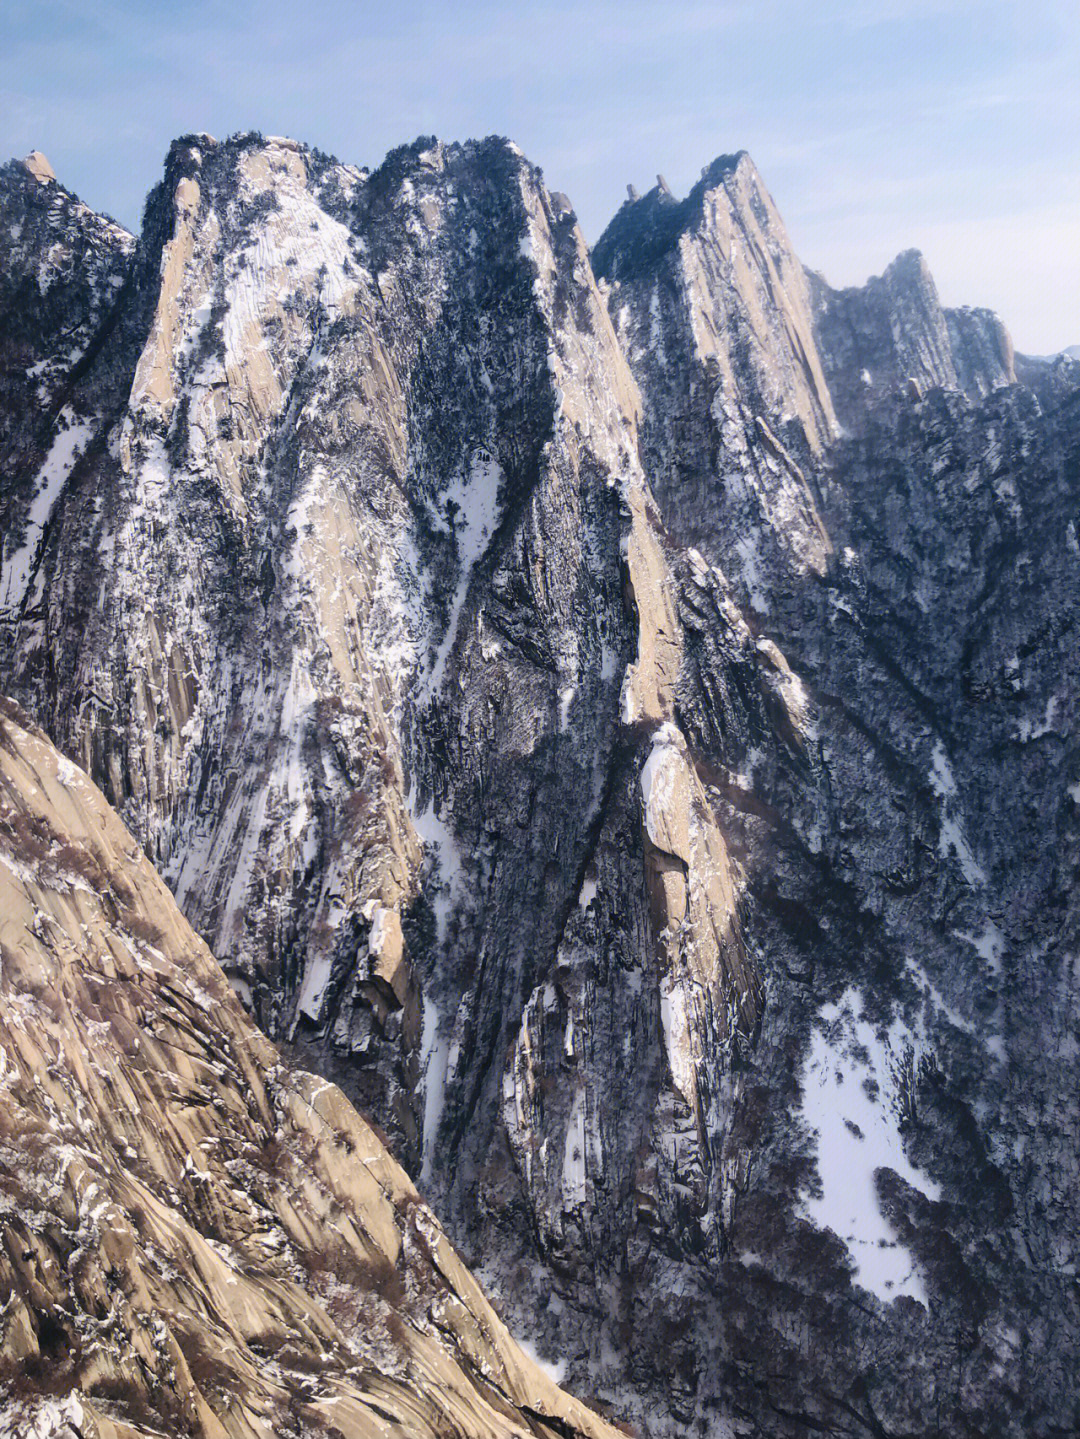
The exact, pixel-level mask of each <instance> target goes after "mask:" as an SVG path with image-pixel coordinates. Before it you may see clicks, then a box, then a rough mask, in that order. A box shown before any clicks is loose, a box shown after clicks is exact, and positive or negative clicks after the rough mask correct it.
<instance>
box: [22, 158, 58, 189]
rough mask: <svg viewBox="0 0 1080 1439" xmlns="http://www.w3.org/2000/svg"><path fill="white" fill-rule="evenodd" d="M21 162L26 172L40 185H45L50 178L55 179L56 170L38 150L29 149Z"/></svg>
mask: <svg viewBox="0 0 1080 1439" xmlns="http://www.w3.org/2000/svg"><path fill="white" fill-rule="evenodd" d="M22 163H23V168H24V169H25V170H26V171H27V173H28V174H31V175H33V177H34V179H35V180H37V181H38V182H39V183H40V184H42V185H47V184H48V182H49V181H50V180H55V179H56V172H55V171H54V170H53V167H52V166H51V165H50V164H49V162H48V160H46V158H45V156H44V155H43V154H42V153H41V151H40V150H31V151H30V153H29V155H27V157H26V159H25V160H23V162H22Z"/></svg>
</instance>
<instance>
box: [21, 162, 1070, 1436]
mask: <svg viewBox="0 0 1080 1439" xmlns="http://www.w3.org/2000/svg"><path fill="white" fill-rule="evenodd" d="M0 211H2V215H0V219H2V221H3V223H4V224H5V225H6V226H7V227H8V230H9V232H10V233H11V234H12V235H13V236H14V235H15V233H16V231H17V232H18V237H19V238H18V243H17V244H13V245H12V247H11V249H10V250H9V252H8V255H7V258H6V260H5V263H4V267H3V275H2V276H0V311H2V313H3V315H4V320H3V331H2V338H0V344H2V347H3V348H2V354H0V361H2V367H3V375H2V390H0V407H2V414H0V443H2V445H3V455H4V470H3V484H2V488H0V517H2V520H0V523H2V525H3V536H4V540H3V554H2V562H3V569H2V572H0V685H2V686H3V687H4V688H6V690H7V691H8V692H9V693H10V694H12V695H13V696H14V697H15V698H16V699H17V700H18V701H19V702H20V703H21V704H22V705H23V706H25V708H26V709H27V710H28V711H29V712H30V713H31V714H32V715H33V716H34V718H35V719H36V721H37V722H38V723H39V724H40V725H41V726H42V727H43V729H44V730H45V731H46V732H47V733H48V735H49V737H50V739H51V740H52V741H53V742H54V743H55V744H56V745H57V746H58V747H59V749H60V750H61V751H62V752H63V753H64V754H65V755H67V756H68V757H69V758H70V759H71V760H73V761H75V762H76V763H78V764H79V765H81V766H83V767H84V768H85V770H86V771H87V772H88V773H89V774H90V776H91V777H92V779H93V780H94V782H95V783H97V784H98V785H100V787H101V789H102V791H103V792H104V795H105V797H106V798H107V800H108V801H109V802H110V803H111V804H112V805H113V806H115V808H116V809H117V811H118V812H119V814H120V815H121V817H122V818H123V820H124V822H125V823H126V824H127V825H128V827H129V828H130V830H131V833H132V834H133V835H134V836H135V837H136V839H137V841H138V844H139V846H140V847H141V849H142V851H143V853H144V854H145V856H146V857H147V858H148V860H149V861H150V862H152V864H153V865H154V866H155V867H156V869H157V870H158V872H159V873H160V875H161V877H162V879H163V880H164V882H165V884H166V885H167V886H168V888H169V889H170V890H171V892H172V893H173V895H174V896H175V900H176V903H177V905H178V906H179V908H180V910H181V911H182V913H183V914H184V916H185V918H186V919H187V921H188V922H189V923H190V924H191V925H192V927H193V928H194V930H195V931H196V932H197V933H198V934H199V935H200V936H201V937H202V939H203V940H205V941H206V943H207V944H208V945H209V946H210V948H211V949H212V950H213V952H214V953H215V954H216V956H217V958H218V960H219V961H220V962H221V965H222V967H223V969H224V971H225V973H226V974H227V976H228V978H229V980H230V981H231V985H232V988H233V990H234V992H235V993H236V994H237V995H238V996H239V998H240V999H241V1000H242V1001H243V1003H244V1005H245V1006H246V1007H247V1008H248V1010H249V1011H250V1013H251V1014H252V1016H253V1017H254V1019H255V1020H256V1021H257V1023H258V1024H259V1025H260V1026H261V1027H262V1029H263V1030H264V1031H265V1032H266V1033H267V1034H268V1035H269V1036H270V1037H271V1038H273V1039H278V1040H281V1041H283V1042H286V1043H287V1044H289V1045H290V1046H291V1047H292V1049H291V1052H293V1053H295V1054H297V1055H298V1056H302V1058H303V1062H304V1064H305V1065H306V1066H308V1067H309V1068H311V1069H313V1070H315V1071H316V1072H318V1073H320V1074H321V1075H323V1076H324V1077H325V1078H326V1079H330V1080H332V1081H333V1082H335V1083H336V1084H337V1085H339V1086H340V1088H341V1089H342V1091H343V1092H344V1093H345V1094H346V1095H348V1097H349V1099H350V1100H352V1101H353V1102H355V1103H356V1104H358V1105H359V1106H360V1108H361V1109H362V1110H364V1111H365V1112H366V1113H368V1114H370V1115H371V1116H372V1117H373V1118H374V1119H375V1120H377V1121H378V1123H379V1124H381V1125H382V1126H383V1127H384V1128H385V1130H386V1131H387V1134H388V1136H389V1141H390V1143H391V1146H392V1147H393V1149H394V1151H395V1154H396V1157H397V1158H398V1159H399V1160H400V1161H401V1163H402V1164H403V1165H404V1167H405V1169H407V1170H408V1171H409V1172H410V1173H411V1174H412V1175H413V1176H414V1178H415V1179H416V1181H417V1182H418V1183H419V1185H420V1187H421V1189H422V1190H423V1191H424V1193H425V1194H426V1195H427V1196H428V1198H429V1199H430V1201H431V1203H432V1205H433V1206H434V1208H435V1210H436V1212H438V1214H439V1215H440V1218H441V1220H442V1222H443V1223H444V1224H445V1225H446V1226H447V1229H448V1231H449V1232H450V1234H451V1235H452V1237H453V1238H454V1240H455V1241H456V1242H457V1243H458V1244H459V1245H460V1246H461V1247H462V1249H463V1251H464V1252H465V1254H466V1255H467V1256H469V1257H470V1258H471V1259H472V1260H473V1264H474V1268H476V1270H477V1271H478V1273H479V1274H480V1275H481V1276H482V1278H483V1280H484V1282H485V1283H486V1285H487V1287H488V1289H489V1290H490V1291H491V1292H492V1293H493V1295H494V1296H495V1297H496V1299H497V1301H498V1303H499V1304H500V1306H501V1308H502V1310H503V1312H504V1313H505V1314H506V1315H507V1316H508V1318H509V1319H510V1321H511V1323H512V1324H513V1325H514V1326H515V1327H516V1329H517V1332H519V1333H522V1334H524V1335H526V1336H527V1337H528V1338H529V1339H530V1341H531V1342H532V1343H533V1344H534V1345H535V1346H536V1349H537V1351H538V1352H539V1353H541V1354H543V1355H544V1356H545V1358H547V1359H549V1360H550V1361H552V1362H554V1363H557V1364H558V1366H559V1367H558V1369H557V1371H556V1372H557V1373H559V1374H560V1376H562V1377H564V1379H565V1382H566V1384H567V1385H568V1386H569V1387H570V1389H571V1390H573V1391H574V1392H576V1393H578V1394H581V1395H587V1396H594V1397H597V1398H599V1399H601V1400H603V1401H605V1402H607V1403H610V1404H611V1405H612V1406H613V1407H614V1410H615V1412H618V1413H619V1414H620V1415H622V1416H625V1417H626V1418H627V1419H629V1420H630V1421H631V1422H632V1423H633V1424H634V1425H636V1426H637V1428H638V1430H639V1431H640V1432H641V1433H642V1434H643V1435H649V1436H653V1435H656V1436H660V1435H666V1434H684V1433H693V1434H699V1435H703V1436H705V1435H708V1436H714V1435H715V1436H720V1435H724V1436H729V1435H737V1434H747V1435H763V1436H791V1439H794V1436H799V1435H804V1434H806V1433H808V1432H814V1433H824V1434H836V1435H841V1434H845V1435H847V1434H866V1435H872V1436H875V1439H881V1436H900V1435H905V1436H908V1435H911V1436H914V1435H918V1436H927V1439H929V1436H930V1435H939V1434H942V1435H946V1434H947V1435H957V1436H972V1439H974V1436H976V1435H984V1434H990V1433H993V1434H995V1435H1003V1436H1004V1435H1008V1436H1016V1439H1020V1436H1021V1435H1023V1436H1029V1435H1036V1434H1038V1435H1048V1436H1049V1435H1054V1434H1066V1433H1069V1432H1071V1431H1072V1430H1073V1429H1074V1428H1075V1427H1076V1425H1077V1424H1078V1423H1080V1412H1078V1410H1077V1404H1078V1402H1080V1396H1078V1393H1077V1388H1076V1382H1075V1375H1076V1373H1077V1372H1078V1363H1080V1308H1078V1306H1080V1294H1078V1291H1077V1287H1076V1284H1077V1281H1076V1272H1075V1264H1076V1262H1077V1256H1076V1254H1075V1235H1076V1233H1077V1232H1078V1230H1077V1221H1078V1219H1080V1213H1078V1209H1080V1167H1078V1165H1077V1160H1076V1154H1077V1141H1078V1139H1080V1134H1078V1132H1077V1131H1078V1123H1080V1118H1078V1114H1077V1109H1076V1103H1075V1095H1076V1092H1077V1081H1078V1080H1080V1072H1078V1058H1080V987H1078V982H1077V975H1076V970H1075V964H1076V960H1075V955H1076V953H1077V940H1076V937H1075V935H1074V930H1075V928H1076V918H1077V917H1076V907H1075V904H1074V902H1073V901H1072V898H1071V893H1072V878H1071V877H1072V874H1073V873H1074V871H1075V864H1076V852H1077V846H1078V841H1080V826H1078V821H1080V815H1078V812H1077V809H1078V807H1077V799H1076V796H1075V793H1074V791H1076V790H1077V785H1078V783H1080V756H1078V754H1077V746H1076V743H1075V740H1074V739H1073V732H1074V723H1073V711H1074V705H1075V703H1076V698H1075V696H1076V680H1075V673H1076V664H1075V659H1074V644H1073V639H1072V636H1073V633H1074V627H1075V623H1076V618H1077V604H1078V601H1080V584H1078V580H1077V564H1078V554H1080V551H1078V541H1077V535H1076V514H1077V505H1078V499H1080V474H1078V447H1080V432H1078V420H1077V409H1078V403H1080V400H1078V394H1080V365H1078V364H1077V362H1076V361H1075V360H1074V359H1072V358H1070V357H1069V356H1067V355H1066V356H1061V357H1057V358H1056V359H1054V360H1052V361H1042V360H1035V359H1031V358H1030V357H1023V356H1017V355H1014V353H1013V347H1012V344H1011V341H1010V340H1009V337H1008V334H1007V332H1006V330H1005V329H1004V326H1003V325H1002V324H1001V322H1000V321H999V320H998V319H997V318H996V317H995V316H993V315H991V314H990V313H989V312H986V311H981V310H969V309H965V310H948V309H945V308H943V307H942V305H941V304H940V301H939V299H938V296H937V292H936V290H935V287H934V284H933V280H932V278H931V276H930V274H929V272H928V270H927V267H926V265H925V262H924V261H923V260H922V259H921V257H919V256H918V255H916V254H914V252H911V253H908V254H905V255H902V256H900V257H899V258H898V260H897V261H896V262H894V264H893V265H892V266H890V267H889V268H888V270H887V271H886V272H885V274H884V275H883V276H881V277H880V278H879V279H875V280H871V281H870V282H868V284H867V285H866V286H865V287H863V288H862V289H858V290H847V291H835V290H833V289H831V288H830V287H829V286H828V285H827V283H826V282H825V281H824V279H823V278H822V277H821V276H819V275H816V274H813V273H811V272H808V271H807V270H806V269H805V268H804V267H803V266H802V265H801V264H800V262H799V261H798V259H797V257H796V256H795V254H794V252H793V250H792V247H791V243H790V240H789V238H788V236H787V234H786V232H785V229H784V226H783V223H782V221H781V219H780V217H779V215H778V214H777V211H776V207H775V205H774V204H773V202H772V200H771V198H770V197H769V194H768V191H767V189H766V188H765V186H764V183H763V182H762V180H761V178H760V176H759V175H758V174H757V171H756V170H755V168H754V166H753V164H752V162H751V161H750V160H749V158H748V157H747V156H746V155H744V154H740V155H732V156H725V157H722V158H721V159H719V160H717V161H715V162H714V163H713V164H712V165H710V166H708V167H707V168H706V170H705V171H703V173H702V178H701V181H700V183H699V184H698V185H697V186H696V187H695V188H694V189H693V191H692V192H691V193H690V195H689V196H687V197H686V198H685V199H684V200H677V199H675V198H674V197H673V196H671V195H670V193H669V192H668V191H667V188H666V186H663V185H658V186H657V188H656V189H655V190H653V191H651V192H650V193H649V194H647V195H645V196H644V197H641V198H636V197H635V198H632V199H631V200H629V201H628V202H627V204H626V205H625V206H624V207H623V208H622V210H621V211H620V212H619V214H618V215H617V216H616V217H615V218H614V219H613V221H612V223H611V225H610V226H609V228H608V230H607V231H606V233H605V234H604V236H603V237H602V238H601V239H600V240H599V241H598V243H597V244H596V245H595V247H594V248H593V249H592V250H591V251H590V249H589V248H588V246H587V245H586V243H585V240H584V238H583V236H582V234H581V232H580V229H579V228H578V226H577V223H576V219H575V216H574V213H573V210H572V207H571V205H570V202H569V201H568V200H567V199H566V198H565V197H563V196H560V195H553V194H551V193H549V192H548V191H547V189H546V188H545V186H544V183H543V179H542V176H541V175H540V173H539V171H537V170H536V168H535V167H534V166H532V165H530V164H529V163H528V162H527V161H526V160H525V158H524V157H523V156H522V155H521V153H520V152H519V151H518V150H517V148H516V147H515V146H513V145H512V144H510V143H508V142H506V141H503V140H496V139H489V140H486V141H483V142H478V143H469V144H466V145H444V144H441V143H439V142H436V141H434V140H428V139H424V140H421V141H418V142H417V143H415V144H414V145H411V146H408V147H404V148H403V149H401V150H398V151H395V152H393V153H392V154H391V155H390V156H388V157H387V159H386V160H385V161H384V162H383V164H382V165H381V166H380V167H379V168H378V169H376V170H374V171H372V172H368V171H366V170H361V169H357V168H356V167H353V166H350V165H343V164H341V163H339V162H337V161H335V160H333V159H331V158H330V157H328V156H325V155H322V154H320V153H319V152H317V151H312V150H308V149H306V148H305V147H303V146H300V145H297V144H296V143H294V142H292V141H286V140H279V139H266V138H264V137H262V136H257V135H247V136H239V137H234V138H233V139H231V140H228V141H224V142H218V141H215V140H213V139H211V137H209V136H189V137H185V138H184V139H183V140H180V141H178V142H177V143H176V144H175V145H174V146H173V147H172V149H171V151H170V154H169V156H168V158H167V161H166V166H165V174H164V178H163V180H162V182H161V184H160V185H159V186H158V187H157V189H156V190H155V191H154V192H153V194H152V195H151V196H150V198H149V200H148V203H147V209H146V215H145V217H144V225H143V230H142V234H141V236H140V237H139V239H138V240H137V241H135V240H133V239H132V238H131V237H129V236H127V235H126V234H125V233H124V232H123V231H122V230H120V228H119V227H117V226H114V225H112V224H111V222H108V221H106V220H104V219H101V218H100V217H97V216H95V215H93V214H92V212H90V211H89V210H87V209H86V208H85V207H84V206H82V205H80V204H79V202H78V201H76V200H75V199H74V198H73V197H71V196H70V195H68V194H67V192H66V191H64V190H63V188H62V187H61V186H60V185H59V183H58V182H57V181H56V180H55V178H54V177H52V175H51V172H48V171H47V169H45V170H43V169H42V166H41V164H40V163H39V162H38V161H37V160H35V161H34V162H33V163H32V164H30V163H29V162H28V163H27V164H25V165H18V164H13V165H11V166H9V167H8V168H7V169H6V170H5V171H3V172H0ZM514 1402H517V1400H515V1401H514Z"/></svg>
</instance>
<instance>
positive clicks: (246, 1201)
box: [0, 702, 615, 1439]
mask: <svg viewBox="0 0 1080 1439" xmlns="http://www.w3.org/2000/svg"><path fill="white" fill-rule="evenodd" d="M0 986H2V988H0V997H2V1003H0V1087H2V1091H3V1119H2V1138H0V1289H2V1292H3V1294H4V1309H3V1318H2V1330H0V1335H2V1339H0V1392H2V1393H3V1394H4V1401H3V1403H2V1407H0V1431H2V1432H3V1433H5V1434H8V1433H10V1434H15V1433H19V1434H22V1435H28V1434H33V1435H36V1436H39V1439H46V1436H50V1439H51V1436H53V1435H57V1436H59V1435H62V1434H67V1433H74V1434H81V1435H84V1436H87V1439H91V1436H93V1439H135V1436H137V1435H147V1436H149V1435H157V1434H163V1433H167V1434H170V1435H180V1434H190V1435H197V1436H200V1439H225V1436H232V1439H241V1436H242V1439H255V1436H266V1439H280V1436H284V1435H297V1436H300V1435H304V1436H308V1435H311V1436H316V1435H328V1436H329V1435H339V1436H340V1435H344V1434H349V1435H371V1436H375V1435H388V1434H399V1435H406V1434H407V1435H431V1436H434V1435H437V1434H446V1433H453V1434H458V1435H471V1436H476V1439H480V1436H491V1435H494V1434H499V1435H506V1436H510V1435H520V1436H525V1435H529V1436H536V1435H547V1436H552V1439H553V1436H556V1435H558V1436H560V1439H566V1436H569V1435H574V1436H581V1439H585V1436H590V1439H605V1436H608V1435H612V1434H614V1432H615V1431H614V1430H613V1429H611V1428H610V1427H609V1426H608V1425H607V1424H606V1423H605V1422H604V1421H603V1420H601V1419H600V1418H599V1417H598V1416H597V1415H595V1414H593V1413H592V1412H591V1411H590V1410H588V1409H586V1408H585V1407H584V1406H583V1405H581V1404H579V1403H577V1402H576V1401H575V1400H573V1399H570V1398H568V1397H567V1396H566V1395H565V1394H563V1393H562V1392H561V1391H560V1390H559V1389H558V1388H557V1387H556V1386H555V1384H554V1383H553V1382H552V1381H551V1380H550V1378H548V1376H547V1375H546V1374H545V1373H543V1372H542V1370H541V1369H539V1368H538V1367H537V1365H536V1364H535V1363H534V1362H533V1361H531V1360H530V1359H528V1358H527V1357H526V1356H525V1355H524V1354H523V1353H522V1351H521V1350H520V1349H519V1348H518V1347H517V1345H516V1344H515V1343H514V1341H513V1339H512V1338H511V1336H510V1334H509V1333H508V1331H507V1329H506V1328H505V1326H504V1325H503V1323H502V1322H501V1321H500V1320H499V1319H498V1318H497V1316H496V1314H495V1312H494V1311H493V1310H492V1308H491V1306H490V1304H489V1303H488V1302H487V1300H486V1299H485V1297H484V1295H483V1293H482V1292H481V1290H480V1288H479V1286H478V1285H477V1284H476V1282H475V1280H474V1279H473V1278H472V1276H471V1275H470V1274H469V1272H468V1271H467V1269H466V1268H465V1266H464V1265H463V1264H462V1262H461V1260H460V1259H459V1258H458V1256H457V1254H456V1253H455V1252H454V1250H453V1248H452V1247H451V1245H450V1243H449V1242H448V1240H447V1239H446V1237H445V1235H444V1233H443V1231H442V1229H441V1227H440V1225H439V1223H438V1221H437V1220H436V1218H435V1216H434V1215H433V1214H432V1213H431V1211H430V1210H429V1209H428V1208H427V1207H426V1206H425V1204H424V1203H423V1201H422V1200H421V1198H420V1196H419V1195H418V1194H417V1191H416V1190H415V1188H414V1187H413V1186H412V1184H411V1183H410V1182H409V1180H408V1179H407V1177H406V1176H405V1174H404V1172H403V1171H402V1170H401V1169H400V1168H399V1167H398V1166H397V1165H396V1164H395V1163H394V1161H393V1159H392V1158H391V1157H390V1155H389V1154H388V1152H387V1151H386V1149H385V1148H384V1146H383V1144H382V1143H381V1141H380V1140H379V1138H378V1137H377V1134H376V1132H375V1131H374V1130H373V1129H372V1128H371V1126H370V1125H368V1124H367V1123H365V1122H364V1121H363V1120H362V1119H361V1118H360V1117H359V1115H357V1113H356V1112H355V1110H353V1109H352V1107H351V1106H350V1105H349V1104H348V1102H347V1101H346V1100H345V1098H344V1096H343V1095H342V1094H341V1092H340V1090H338V1089H337V1088H336V1087H335V1086H334V1085H332V1084H329V1083H327V1082H326V1081H325V1080H323V1079H319V1078H317V1077H316V1076H315V1075H312V1074H307V1073H304V1072H302V1071H298V1070H293V1069H290V1068H289V1067H288V1066H287V1065H286V1064H285V1063H283V1061H282V1059H281V1057H280V1056H279V1055H278V1053H277V1052H276V1051H275V1049H274V1047H273V1045H271V1044H270V1042H269V1041H268V1040H267V1039H266V1038H265V1037H264V1036H263V1035H262V1034H260V1033H259V1031H258V1030H257V1029H256V1028H255V1026H254V1025H253V1024H252V1022H251V1020H250V1018H249V1017H248V1016H247V1015H246V1014H245V1012H244V1010H243V1008H242V1006H241V1005H240V1003H239V1001H238V1000H237V998H236V996H235V995H234V994H233V993H232V991H231V989H230V988H229V985H228V984H227V982H226V980H225V977H224V975H223V974H222V972H221V970H220V969H219V968H218V966H217V964H216V963H215V962H214V959H213V957H212V955H211V954H210V952H209V951H208V950H207V948H206V946H205V945H204V944H203V943H202V941H201V940H199V939H197V938H196V936H195V935H194V933H193V932H192V930H191V929H190V927H189V926H188V924H187V922H186V921H185V920H184V919H183V917H182V916H181V914H180V912H179V910H178V909H177V907H176V904H175V901H174V900H173V898H172V896H171V895H170V894H169V892H168V890H167V889H166V888H165V886H164V884H163V883H162V881H161V879H160V878H159V876H158V875H157V874H156V873H155V871H154V870H153V868H152V867H151V865H150V864H149V862H148V861H147V860H146V858H145V856H143V855H142V854H141V853H140V851H139V849H138V846H137V845H136V843H135V841H134V839H133V838H132V836H131V835H130V834H129V833H128V832H127V830H126V829H125V828H124V826H123V825H122V824H121V823H120V821H119V820H118V819H117V817H116V816H115V815H114V814H113V813H112V812H111V811H110V809H109V807H108V805H107V804H106V803H105V801H104V799H103V797H102V795H101V794H100V793H99V791H98V790H97V789H96V788H95V787H94V785H93V784H92V783H91V782H90V781H89V780H88V779H87V777H86V776H85V775H84V774H83V773H82V772H81V771H80V770H78V769H77V768H76V767H75V766H74V765H73V764H72V763H71V762H70V761H69V760H66V759H64V758H63V757H62V756H61V755H59V754H58V753H57V751H56V750H54V749H53V748H52V746H51V745H50V744H49V743H48V742H47V741H46V740H45V738H44V736H43V735H41V734H40V732H37V731H35V730H33V729H32V728H31V727H30V726H29V724H28V722H27V721H26V720H25V718H23V717H21V716H19V715H18V713H17V711H16V710H15V709H14V707H12V706H10V705H9V704H7V702H5V708H4V712H3V718H2V719H0Z"/></svg>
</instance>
